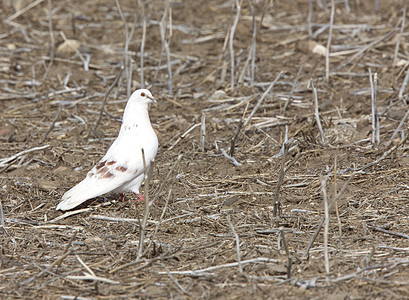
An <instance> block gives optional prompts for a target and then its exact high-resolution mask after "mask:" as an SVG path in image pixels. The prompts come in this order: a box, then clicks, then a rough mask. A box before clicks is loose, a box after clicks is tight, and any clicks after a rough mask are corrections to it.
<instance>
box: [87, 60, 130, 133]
mask: <svg viewBox="0 0 409 300" xmlns="http://www.w3.org/2000/svg"><path fill="white" fill-rule="evenodd" d="M123 71H124V66H123V65H122V66H121V68H120V69H119V73H118V75H117V76H116V78H115V80H114V82H113V83H112V84H111V85H110V87H109V88H108V90H107V91H106V93H105V95H104V99H103V100H102V104H101V108H100V110H99V116H98V119H97V121H96V122H95V125H94V127H93V128H92V131H93V132H94V133H96V130H97V127H98V125H99V123H100V122H101V120H102V115H103V114H104V108H105V104H106V103H107V99H108V96H109V94H110V93H111V91H112V89H113V88H114V86H115V85H116V84H117V83H118V81H119V78H121V75H122V72H123ZM88 135H89V133H88Z"/></svg>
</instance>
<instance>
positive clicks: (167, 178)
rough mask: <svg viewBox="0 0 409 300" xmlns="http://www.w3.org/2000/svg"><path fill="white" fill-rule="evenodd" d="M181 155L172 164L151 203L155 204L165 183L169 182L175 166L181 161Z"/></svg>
mask: <svg viewBox="0 0 409 300" xmlns="http://www.w3.org/2000/svg"><path fill="white" fill-rule="evenodd" d="M182 157H183V155H182V154H179V155H178V158H177V159H176V161H175V163H174V164H173V166H172V168H171V169H170V170H169V172H168V174H167V175H166V177H165V179H164V180H163V181H162V184H161V185H160V187H159V189H158V190H157V191H156V193H155V196H154V197H153V199H152V202H155V201H156V200H157V199H158V198H159V195H160V193H161V192H162V190H163V187H164V186H165V184H166V183H167V181H168V180H169V177H170V175H171V174H172V173H173V171H174V170H175V168H176V166H177V165H178V164H179V162H180V160H181V159H182Z"/></svg>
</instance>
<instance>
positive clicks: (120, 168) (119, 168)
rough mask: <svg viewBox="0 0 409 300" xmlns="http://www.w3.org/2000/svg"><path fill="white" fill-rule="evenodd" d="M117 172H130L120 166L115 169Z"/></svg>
mask: <svg viewBox="0 0 409 300" xmlns="http://www.w3.org/2000/svg"><path fill="white" fill-rule="evenodd" d="M115 170H118V171H120V172H125V171H126V170H128V168H126V167H123V166H118V167H116V168H115Z"/></svg>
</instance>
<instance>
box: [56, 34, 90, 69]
mask: <svg viewBox="0 0 409 300" xmlns="http://www.w3.org/2000/svg"><path fill="white" fill-rule="evenodd" d="M60 35H61V37H62V38H63V40H64V42H66V41H67V37H66V36H65V33H64V32H63V31H60ZM67 46H68V47H69V48H70V49H71V50H72V51H74V52H75V54H76V55H77V56H78V57H79V58H80V60H81V61H82V64H83V66H84V70H85V71H88V68H89V61H88V60H87V59H85V58H84V56H83V55H82V54H81V52H80V51H79V50H78V49H77V48H73V47H71V46H70V44H67Z"/></svg>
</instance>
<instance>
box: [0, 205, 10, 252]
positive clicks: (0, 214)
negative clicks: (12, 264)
mask: <svg viewBox="0 0 409 300" xmlns="http://www.w3.org/2000/svg"><path fill="white" fill-rule="evenodd" d="M0 228H1V231H3V234H4V235H8V233H7V230H6V226H5V225H4V213H3V205H2V204H1V199H0ZM1 250H2V249H1V246H0V251H1ZM0 259H1V253H0Z"/></svg>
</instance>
